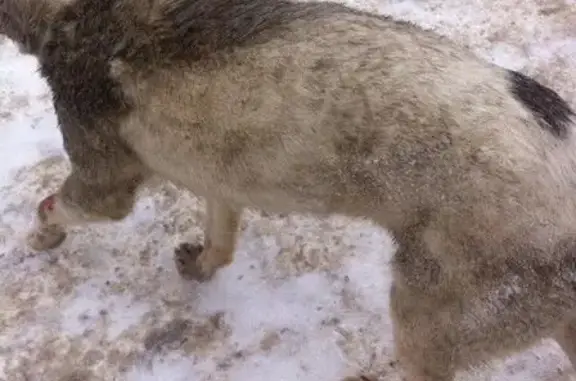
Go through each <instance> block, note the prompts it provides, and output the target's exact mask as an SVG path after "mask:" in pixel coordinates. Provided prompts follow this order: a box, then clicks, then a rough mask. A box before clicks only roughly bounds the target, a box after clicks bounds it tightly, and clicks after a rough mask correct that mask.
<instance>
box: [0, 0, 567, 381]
mask: <svg viewBox="0 0 576 381" xmlns="http://www.w3.org/2000/svg"><path fill="white" fill-rule="evenodd" d="M0 21H1V22H2V23H1V24H0V32H1V33H5V34H7V35H8V36H9V37H10V38H12V39H14V40H15V41H16V42H17V43H19V44H20V45H21V46H22V47H23V49H24V50H25V51H27V52H29V53H31V54H34V55H35V56H36V57H38V60H39V62H40V67H41V73H42V75H43V76H44V78H45V79H46V80H47V81H48V83H49V85H50V87H51V89H52V91H53V94H54V106H55V109H56V113H57V116H58V120H59V123H60V127H61V130H62V134H63V136H64V143H65V148H66V150H67V152H68V154H69V156H70V160H71V162H72V172H71V173H70V175H69V177H68V178H67V179H66V181H65V182H64V184H62V187H61V189H60V190H59V191H58V193H57V194H56V195H55V197H54V198H51V197H49V198H48V199H47V200H45V201H43V202H41V203H40V205H39V212H38V217H39V220H40V224H41V225H40V226H39V230H38V232H36V233H37V234H36V235H34V236H33V237H32V240H31V244H32V245H33V246H34V247H35V248H38V249H46V248H48V247H56V246H58V245H59V244H60V243H61V241H62V240H63V237H64V235H65V228H66V227H69V226H72V225H74V224H83V223H88V222H98V221H101V222H104V221H110V220H119V219H122V218H124V217H125V216H127V215H128V214H129V213H130V212H131V210H132V206H133V204H134V200H135V197H136V196H137V192H138V189H139V188H140V187H142V186H143V185H144V184H145V183H146V181H147V180H148V179H149V178H150V177H151V176H153V175H157V176H160V177H161V178H163V179H166V180H170V181H172V182H174V183H176V184H179V185H181V186H182V187H184V188H187V189H189V190H190V191H192V192H194V193H195V194H197V195H199V196H203V197H205V198H206V199H207V205H208V210H207V215H208V218H207V221H206V233H205V237H206V238H205V242H204V245H202V246H199V245H194V244H191V243H183V244H182V245H181V246H180V247H178V248H177V249H176V250H175V259H176V266H177V268H178V270H179V272H180V274H182V276H184V277H186V278H189V279H196V280H208V279H210V277H211V276H212V275H213V274H214V273H215V271H217V270H218V269H219V268H221V267H222V266H225V265H227V264H230V263H231V262H232V261H233V252H234V248H235V241H236V231H237V228H238V221H239V218H240V213H241V211H242V209H243V208H246V207H257V208H260V209H262V210H264V211H266V212H268V213H286V212H299V213H310V214H315V215H318V216H322V215H330V214H343V215H347V216H351V217H362V218H368V219H370V220H372V221H375V222H376V223H378V224H380V225H381V226H382V227H383V228H386V229H388V230H389V231H390V232H391V233H392V234H393V235H394V237H395V239H396V240H397V241H398V244H399V249H398V251H397V253H396V254H395V257H394V262H393V269H394V284H393V287H392V291H391V306H392V317H393V321H394V329H395V339H396V347H397V354H398V357H399V359H400V361H401V364H402V365H403V367H404V369H405V370H406V371H407V373H408V375H409V377H411V378H409V380H410V381H417V380H420V381H450V380H452V379H453V377H454V374H455V372H456V371H457V370H459V369H465V368H467V367H469V366H473V365H476V364H478V363H480V362H482V361H487V360H490V359H492V358H494V357H501V356H505V355H508V354H511V353H514V352H515V351H519V350H522V349H524V348H526V347H528V346H530V345H532V344H533V343H535V342H536V341H537V340H539V339H541V338H544V337H554V338H556V339H557V340H558V342H559V343H560V344H561V345H562V347H563V348H564V350H565V351H566V353H567V354H568V355H569V356H570V358H571V360H572V361H573V363H575V364H576V334H575V333H574V332H576V328H574V327H575V326H576V320H575V319H574V317H573V314H574V313H575V312H576V311H575V308H576V277H575V273H576V201H575V197H574V188H575V187H574V180H575V179H576V173H575V169H576V140H575V137H574V133H573V128H574V123H573V115H574V114H573V112H572V110H571V109H570V107H569V106H568V105H567V104H566V102H564V101H563V100H562V99H561V98H560V96H559V95H557V94H556V93H555V92H554V91H553V90H551V89H548V88H546V87H544V86H543V85H541V84H538V83H537V82H535V81H534V80H532V79H530V78H528V77H526V76H524V75H522V74H520V73H513V72H510V71H508V70H505V69H502V68H499V67H497V66H494V65H491V64H489V63H486V62H485V61H483V60H480V59H479V58H477V57H476V56H475V55H473V54H472V53H470V52H468V51H467V50H465V49H463V48H461V47H458V46H456V45H454V44H452V43H450V42H449V41H447V40H446V39H443V38H440V37H438V36H437V35H435V34H433V33H430V32H426V31H423V30H421V29H419V28H417V27H416V26H414V25H411V24H408V23H403V22H397V21H394V20H391V19H389V18H386V17H382V16H378V15H373V14H369V13H366V12H361V11H357V10H353V9H350V8H347V7H345V6H343V5H338V4H335V3H329V2H327V3H315V2H310V3H291V2H287V1H282V0H280V1H277V0H251V1H248V0H147V1H143V0H75V1H74V0H73V1H72V2H71V3H70V4H57V3H49V2H48V1H47V0H0Z"/></svg>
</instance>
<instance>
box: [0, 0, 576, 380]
mask: <svg viewBox="0 0 576 381" xmlns="http://www.w3.org/2000/svg"><path fill="white" fill-rule="evenodd" d="M353 4H355V5H356V6H358V7H362V8H365V9H371V10H375V11H379V12H384V13H389V14H392V15H395V16H397V17H400V18H403V19H408V20H412V21H415V22H417V23H419V24H421V25H423V26H425V27H427V28H432V29H434V30H437V31H438V32H440V33H442V34H445V35H447V36H449V37H450V38H452V39H454V40H456V41H458V42H459V43H461V44H464V45H467V46H470V47H471V48H472V49H473V50H474V51H476V52H477V53H478V54H480V55H482V56H484V57H485V58H487V59H489V60H492V61H494V62H496V63H498V64H500V65H502V66H505V67H508V68H512V69H521V70H523V71H525V72H527V73H529V74H530V75H533V76H535V77H536V78H538V79H539V80H541V81H542V82H543V83H546V84H548V85H550V86H552V87H554V88H555V89H556V90H558V91H559V93H560V94H562V95H563V96H564V97H565V98H566V99H567V100H568V101H569V102H570V103H571V104H572V105H575V106H576V92H575V91H576V90H575V89H576V1H575V0H466V1H463V0H429V1H424V0H389V1H384V0H365V1H363V0H358V1H357V2H355V3H353ZM35 70H36V61H35V60H34V59H33V58H31V57H27V56H22V55H20V54H19V53H17V51H16V49H15V47H14V46H13V45H12V44H11V43H10V42H9V41H7V40H1V38H0V381H92V380H102V381H104V380H105V381H113V380H114V381H124V380H126V381H209V380H213V381H228V380H229V381H264V380H266V381H283V380H285V381H338V380H340V379H341V378H342V377H344V376H347V375H355V374H357V373H359V372H364V373H371V374H376V375H378V376H379V380H386V381H398V380H400V377H399V375H398V370H397V367H396V366H395V363H394V358H393V356H392V335H391V325H390V319H389V316H388V313H387V302H388V288H389V268H388V261H389V260H390V257H391V255H392V254H393V251H394V248H393V246H392V242H391V239H390V238H389V236H388V235H387V233H386V232H384V231H382V230H380V229H379V228H377V227H375V226H373V225H371V224H368V223H365V222H361V221H351V220H348V219H344V218H331V219H328V220H316V219H312V218H304V217H301V216H297V215H290V216H283V217H281V216H262V215H260V214H259V213H258V212H256V211H251V212H248V213H247V214H246V216H245V219H244V223H243V227H242V230H243V233H242V235H241V236H240V242H239V247H238V250H237V252H236V261H235V262H234V264H233V265H231V266H230V267H228V268H226V269H224V270H222V271H220V272H219V274H218V275H217V276H216V278H215V279H214V280H213V281H211V282H210V283H207V284H202V285H198V284H196V283H189V282H185V281H183V280H182V279H181V278H180V277H179V276H178V275H177V273H176V270H175V268H174V265H173V263H172V250H173V247H174V246H175V245H176V244H177V243H179V242H180V241H183V240H200V239H201V234H202V233H201V226H202V218H203V213H204V206H203V201H202V200H198V199H196V198H195V197H194V196H193V195H191V194H187V193H184V192H181V191H178V190H176V188H174V187H173V186H171V185H167V184H163V185H159V186H158V187H157V188H155V189H151V190H149V191H147V192H146V193H145V194H144V195H143V197H142V198H141V199H140V201H139V203H138V205H137V208H136V210H135V212H134V213H133V214H132V215H131V216H130V217H129V218H128V219H126V220H125V221H122V222H120V223H115V224H110V225H105V226H98V227H96V226H94V227H90V228H82V229H76V230H75V231H73V232H71V234H70V235H69V237H68V239H67V241H66V242H65V243H64V245H63V246H61V247H60V248H59V249H57V250H55V251H53V252H52V253H40V254H34V253H32V252H30V251H29V250H28V249H27V248H26V246H25V244H24V236H25V234H26V233H27V231H28V228H29V225H30V223H31V221H32V216H33V209H34V207H35V206H36V203H37V202H38V201H39V199H40V198H41V197H43V196H45V195H47V194H48V193H50V192H52V191H54V190H55V189H56V187H57V186H58V184H59V183H60V182H61V181H62V180H63V178H64V177H65V176H66V174H67V171H68V163H67V161H66V158H65V155H64V152H63V149H62V141H61V136H60V134H59V132H58V129H57V127H56V120H55V117H54V113H53V108H52V105H51V103H50V97H49V94H48V89H47V86H46V84H45V83H44V82H43V81H42V80H41V79H40V78H39V76H38V75H37V73H36V72H35ZM461 377H462V380H468V379H471V380H472V379H473V380H497V381H500V380H502V381H503V380H510V381H552V380H562V381H568V380H576V373H574V371H573V370H572V369H571V367H570V365H569V363H568V361H567V359H566V358H565V356H564V354H563V353H562V352H561V351H560V349H559V348H558V346H557V345H556V344H555V343H554V342H551V341H546V342H543V343H542V344H541V345H540V346H538V347H534V348H533V349H531V350H529V351H527V352H524V353H520V354H518V355H517V356H515V357H512V358H509V359H507V360H506V361H504V362H493V363H491V364H490V367H486V368H484V369H478V370H476V371H475V372H474V373H473V374H471V373H468V374H462V375H461ZM408 381H410V380H408Z"/></svg>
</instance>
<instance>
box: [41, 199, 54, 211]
mask: <svg viewBox="0 0 576 381" xmlns="http://www.w3.org/2000/svg"><path fill="white" fill-rule="evenodd" d="M55 203H56V197H55V196H54V195H50V196H48V197H46V198H45V199H44V200H42V202H41V203H40V210H42V211H46V210H47V211H49V212H51V211H53V210H54V204H55Z"/></svg>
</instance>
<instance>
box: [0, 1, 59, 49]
mask: <svg viewBox="0 0 576 381" xmlns="http://www.w3.org/2000/svg"><path fill="white" fill-rule="evenodd" d="M58 9H59V0H0V35H6V36H7V37H8V38H9V39H11V40H13V41H14V42H15V43H16V44H17V45H18V46H19V47H20V51H21V52H22V53H26V54H33V55H38V53H39V52H40V49H41V48H42V45H43V42H44V41H45V40H46V36H47V33H48V30H49V27H50V23H51V20H52V18H53V17H54V14H55V13H56V11H57V10H58Z"/></svg>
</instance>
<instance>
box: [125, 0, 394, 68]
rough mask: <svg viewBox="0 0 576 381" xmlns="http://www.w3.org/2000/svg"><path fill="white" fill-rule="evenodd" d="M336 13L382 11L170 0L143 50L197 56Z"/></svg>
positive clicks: (275, 1)
mask: <svg viewBox="0 0 576 381" xmlns="http://www.w3.org/2000/svg"><path fill="white" fill-rule="evenodd" d="M335 14H362V15H365V16H368V17H383V16H379V15H376V14H370V13H365V12H362V11H357V10H355V9H352V8H349V7H346V6H344V5H342V4H339V3H335V2H305V3H304V2H295V1H286V0H196V1H191V0H179V1H175V2H168V3H167V5H166V6H165V8H164V10H163V17H162V21H161V22H159V23H158V25H156V26H153V29H152V30H153V31H154V34H155V36H154V38H153V39H152V40H151V41H150V44H148V45H147V46H141V47H140V49H141V51H140V52H139V53H141V54H142V53H143V55H144V56H147V57H150V56H154V57H157V58H158V59H160V60H163V61H169V60H187V61H191V60H199V59H202V58H206V57H207V56H209V55H210V54H211V53H214V52H219V51H226V50H228V49H231V48H236V47H246V46H250V45H255V44H259V43H264V42H266V41H269V40H271V39H273V38H276V37H278V36H280V35H281V34H282V33H283V32H286V31H287V29H288V28H289V27H290V24H291V23H293V22H296V21H302V20H319V19H321V18H323V17H327V16H333V15H335ZM154 27H156V28H157V29H156V30H155V29H154ZM129 45H130V44H129ZM142 48H144V49H142ZM146 49H151V50H150V51H146ZM127 55H130V52H129V51H127Z"/></svg>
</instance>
